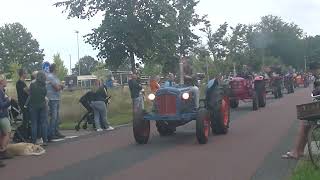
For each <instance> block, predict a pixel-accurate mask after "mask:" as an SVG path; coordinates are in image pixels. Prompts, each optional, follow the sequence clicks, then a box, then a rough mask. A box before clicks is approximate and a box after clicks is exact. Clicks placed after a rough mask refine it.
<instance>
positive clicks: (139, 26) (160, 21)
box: [55, 0, 174, 71]
mask: <svg viewBox="0 0 320 180" xmlns="http://www.w3.org/2000/svg"><path fill="white" fill-rule="evenodd" d="M169 2H170V0H162V1H157V0H134V1H133V0H130V1H128V0H117V1H115V0H105V1H96V0H80V1H79V0H68V1H64V2H59V3H56V4H55V5H56V6H64V7H65V8H66V9H65V11H68V12H69V15H68V17H78V18H82V19H85V18H90V17H92V16H94V15H95V14H96V13H97V12H101V11H102V12H104V13H105V18H104V20H103V21H102V23H101V25H100V27H98V28H95V29H94V30H93V32H92V33H91V34H88V35H87V36H86V38H87V42H88V43H90V44H91V45H92V46H93V47H94V48H96V49H99V54H98V56H99V57H100V58H103V59H106V63H107V66H108V67H111V68H112V69H118V67H119V66H120V65H121V64H130V65H131V68H132V71H135V63H136V60H140V61H142V62H146V61H148V60H150V59H151V57H152V56H155V55H154V53H152V52H153V51H154V49H160V47H164V46H162V45H161V44H160V45H159V42H162V41H160V40H158V39H156V38H159V36H160V37H161V38H166V37H170V36H167V35H165V33H166V32H167V31H163V32H162V34H161V35H159V33H158V32H159V30H166V29H168V28H166V27H165V24H167V23H166V17H167V16H173V15H174V13H173V11H172V9H173V8H172V7H171V6H170V3H169ZM169 41H170V39H169V40H168V42H169ZM155 52H159V51H155ZM158 55H159V54H158Z"/></svg>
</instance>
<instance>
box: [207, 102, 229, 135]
mask: <svg viewBox="0 0 320 180" xmlns="http://www.w3.org/2000/svg"><path fill="white" fill-rule="evenodd" d="M212 116H213V117H212V118H211V128H212V132H213V133H214V134H227V133H228V129H229V123H230V104H229V98H228V97H227V96H224V97H223V98H222V99H221V101H219V102H218V104H217V107H215V110H214V111H213V114H212Z"/></svg>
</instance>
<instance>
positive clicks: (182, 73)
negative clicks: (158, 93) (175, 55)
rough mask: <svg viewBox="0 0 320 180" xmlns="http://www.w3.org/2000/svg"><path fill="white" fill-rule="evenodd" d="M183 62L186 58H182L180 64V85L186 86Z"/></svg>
mask: <svg viewBox="0 0 320 180" xmlns="http://www.w3.org/2000/svg"><path fill="white" fill-rule="evenodd" d="M183 60H184V57H182V56H181V57H180V63H179V67H180V84H184V79H183V77H184V72H183Z"/></svg>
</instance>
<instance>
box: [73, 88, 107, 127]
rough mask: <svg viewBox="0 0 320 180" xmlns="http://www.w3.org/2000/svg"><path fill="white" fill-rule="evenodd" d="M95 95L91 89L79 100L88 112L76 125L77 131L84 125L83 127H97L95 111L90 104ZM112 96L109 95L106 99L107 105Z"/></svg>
mask: <svg viewBox="0 0 320 180" xmlns="http://www.w3.org/2000/svg"><path fill="white" fill-rule="evenodd" d="M94 96H95V93H94V92H92V91H90V92H87V93H86V94H85V95H83V96H82V97H81V98H80V100H79V102H80V104H81V105H82V106H83V107H84V108H85V109H86V110H87V112H86V114H85V115H83V116H82V118H81V119H80V121H78V122H77V125H76V126H75V130H76V131H79V130H80V127H82V129H87V128H88V125H92V127H93V128H95V124H94V113H93V109H92V108H91V106H90V102H91V101H92V99H93V98H94ZM110 98H111V96H108V98H107V99H106V101H105V103H106V105H107V104H108V102H109V99H110ZM81 125H82V126H81Z"/></svg>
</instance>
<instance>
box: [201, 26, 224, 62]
mask: <svg viewBox="0 0 320 180" xmlns="http://www.w3.org/2000/svg"><path fill="white" fill-rule="evenodd" d="M202 31H203V32H205V33H206V36H207V39H208V46H209V50H210V52H211V53H212V55H213V57H214V59H215V60H222V59H225V58H226V56H227V53H228V49H227V45H228V39H227V31H228V23H226V22H225V23H224V24H221V25H220V27H219V28H218V29H217V30H216V31H215V32H213V31H212V27H211V25H210V24H207V25H206V28H205V29H202Z"/></svg>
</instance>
